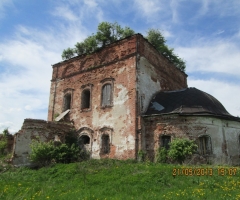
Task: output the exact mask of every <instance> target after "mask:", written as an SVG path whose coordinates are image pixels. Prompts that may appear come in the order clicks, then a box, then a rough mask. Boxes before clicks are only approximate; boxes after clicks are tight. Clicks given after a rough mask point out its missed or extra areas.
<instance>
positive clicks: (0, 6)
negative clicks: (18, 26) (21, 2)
mask: <svg viewBox="0 0 240 200" xmlns="http://www.w3.org/2000/svg"><path fill="white" fill-rule="evenodd" d="M13 7H14V5H13V2H12V0H1V1H0V19H2V18H4V17H5V15H6V14H7V12H6V9H7V8H11V9H13Z"/></svg>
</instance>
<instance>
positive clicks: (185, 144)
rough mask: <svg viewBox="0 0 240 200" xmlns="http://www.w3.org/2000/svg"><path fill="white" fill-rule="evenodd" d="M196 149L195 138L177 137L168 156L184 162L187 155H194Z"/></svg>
mask: <svg viewBox="0 0 240 200" xmlns="http://www.w3.org/2000/svg"><path fill="white" fill-rule="evenodd" d="M196 149H197V145H196V144H195V143H194V141H193V140H189V139H179V138H177V139H175V140H173V141H172V142H171V144H170V149H169V152H168V156H169V157H170V158H171V159H173V160H174V161H177V162H179V163H180V164H182V163H183V161H184V160H185V159H186V157H187V156H189V155H192V154H193V153H194V152H195V151H196Z"/></svg>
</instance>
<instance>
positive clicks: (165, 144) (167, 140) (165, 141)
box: [160, 135, 171, 149]
mask: <svg viewBox="0 0 240 200" xmlns="http://www.w3.org/2000/svg"><path fill="white" fill-rule="evenodd" d="M160 141H161V147H164V148H165V149H169V147H170V146H169V144H170V142H171V136H168V135H163V136H161V137H160Z"/></svg>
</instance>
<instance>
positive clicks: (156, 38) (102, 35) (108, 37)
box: [62, 22, 186, 71]
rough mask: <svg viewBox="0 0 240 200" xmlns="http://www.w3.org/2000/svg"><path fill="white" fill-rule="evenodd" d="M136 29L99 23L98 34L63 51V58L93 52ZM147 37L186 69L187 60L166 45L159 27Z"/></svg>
mask: <svg viewBox="0 0 240 200" xmlns="http://www.w3.org/2000/svg"><path fill="white" fill-rule="evenodd" d="M133 34H134V31H133V30H132V29H131V28H129V27H124V28H122V27H121V26H120V25H119V24H118V23H117V22H115V23H109V22H101V23H100V24H99V25H98V29H97V32H96V34H92V35H91V36H89V37H87V38H86V39H85V40H84V41H83V42H78V43H77V44H76V45H75V48H67V49H65V50H64V51H63V53H62V59H63V60H67V59H70V58H72V57H74V56H75V55H76V54H77V55H82V54H85V53H92V52H94V51H96V50H97V49H98V48H101V47H104V46H106V45H108V44H110V43H112V42H115V41H117V40H120V39H123V38H125V37H128V36H131V35H133ZM146 39H147V40H148V41H149V42H150V43H151V44H152V45H153V46H154V47H155V48H156V49H157V50H158V51H159V52H160V53H161V54H162V55H164V56H165V57H166V58H167V59H168V60H169V61H170V62H172V63H173V64H174V65H175V66H176V67H177V68H179V69H180V70H181V71H185V68H186V65H185V62H184V61H183V60H182V59H181V58H179V57H178V56H177V55H176V54H175V53H174V51H173V50H174V49H171V48H169V47H168V46H167V45H166V40H165V38H164V37H163V35H162V34H161V32H160V31H159V30H157V29H149V30H148V32H147V36H146Z"/></svg>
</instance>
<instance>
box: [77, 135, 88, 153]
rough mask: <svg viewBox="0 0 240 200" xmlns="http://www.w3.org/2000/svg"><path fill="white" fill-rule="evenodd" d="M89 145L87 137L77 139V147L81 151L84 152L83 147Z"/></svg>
mask: <svg viewBox="0 0 240 200" xmlns="http://www.w3.org/2000/svg"><path fill="white" fill-rule="evenodd" d="M88 144H90V137H88V136H87V135H82V136H81V137H80V138H79V146H80V148H81V149H83V150H85V145H88Z"/></svg>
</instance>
